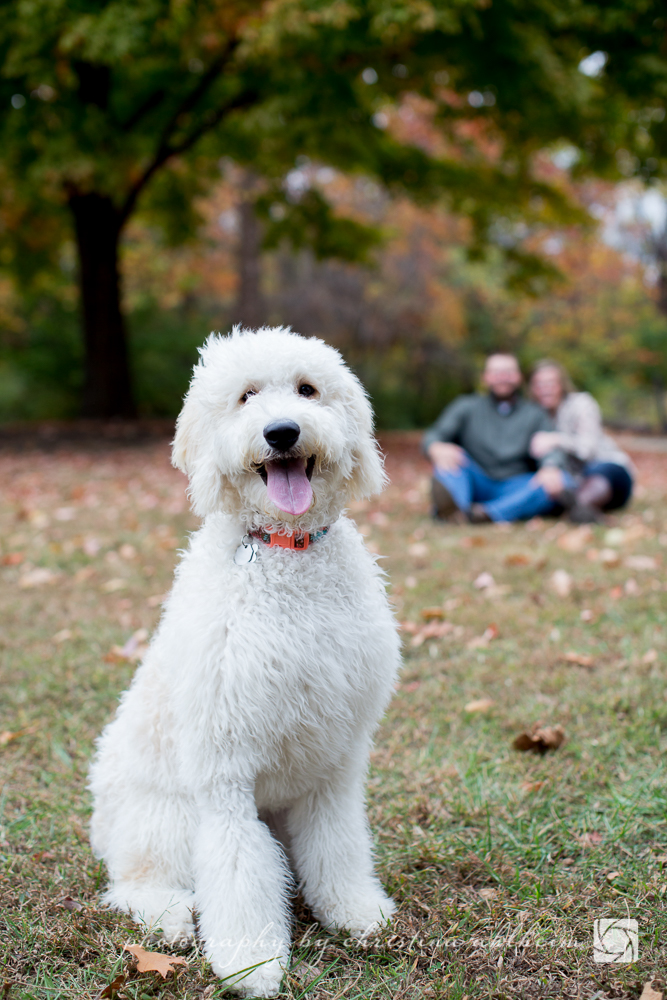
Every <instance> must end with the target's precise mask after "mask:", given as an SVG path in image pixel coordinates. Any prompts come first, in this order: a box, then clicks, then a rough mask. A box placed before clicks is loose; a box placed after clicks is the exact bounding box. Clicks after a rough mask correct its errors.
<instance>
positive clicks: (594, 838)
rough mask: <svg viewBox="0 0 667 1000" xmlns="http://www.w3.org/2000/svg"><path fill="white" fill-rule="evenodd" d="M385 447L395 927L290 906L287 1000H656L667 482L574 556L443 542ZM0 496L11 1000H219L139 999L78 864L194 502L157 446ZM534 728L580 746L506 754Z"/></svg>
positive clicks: (50, 464)
mask: <svg viewBox="0 0 667 1000" xmlns="http://www.w3.org/2000/svg"><path fill="white" fill-rule="evenodd" d="M382 443H383V446H384V447H385V450H386V452H387V470H388V473H389V475H390V479H391V483H390V486H389V487H388V489H387V491H386V492H385V493H384V494H383V495H382V496H381V497H379V498H377V499H376V500H374V501H373V502H372V503H367V504H358V505H356V506H355V507H354V509H353V510H352V511H351V514H352V516H353V517H354V518H355V520H356V521H357V523H358V525H359V527H360V530H361V531H362V532H363V533H364V535H365V536H366V541H367V544H368V545H369V546H370V548H371V549H372V550H373V551H376V552H378V553H379V554H381V555H382V556H383V557H386V558H385V561H384V565H385V567H386V569H387V572H388V575H389V579H390V581H391V584H390V586H391V593H392V600H393V601H394V604H395V606H396V611H397V614H398V617H399V618H400V620H401V621H402V622H403V634H404V639H405V641H404V646H405V666H404V671H403V674H402V677H401V681H400V684H399V688H398V690H397V693H396V697H395V699H394V701H393V703H392V706H391V708H390V711H389V713H388V715H387V717H386V719H385V720H384V722H383V724H382V726H381V729H380V732H379V735H378V740H377V746H376V749H375V751H374V754H373V763H372V769H371V774H370V779H369V808H370V815H371V823H372V827H373V830H374V833H375V836H376V841H377V854H378V863H379V868H380V871H381V874H382V877H383V879H384V881H385V882H386V884H387V885H388V887H389V889H390V891H391V892H392V894H393V895H394V897H395V898H396V900H397V902H398V904H399V911H398V915H397V917H396V920H395V921H394V923H393V924H392V926H391V927H390V928H388V929H387V931H386V932H384V933H383V934H382V935H381V936H380V937H379V938H377V939H376V940H375V941H373V942H371V943H370V944H369V945H368V946H367V947H366V948H361V947H359V946H357V945H354V944H353V943H351V942H349V941H348V940H346V939H345V938H343V937H330V936H329V935H327V934H325V933H324V932H323V931H321V929H320V928H319V927H318V925H317V924H315V923H314V922H313V920H312V918H311V916H310V914H309V913H308V911H307V909H306V908H305V907H304V906H303V904H302V903H300V902H299V900H296V901H295V906H296V922H295V929H294V940H295V948H294V960H293V965H292V969H291V970H290V972H289V974H288V975H287V977H286V980H285V984H284V995H285V996H286V997H291V998H297V997H304V996H312V997H314V998H322V1000H324V998H334V997H336V998H339V997H342V996H345V997H347V998H355V1000H356V998H359V1000H361V998H364V1000H368V998H372V997H378V998H379V997H383V998H384V997H387V998H388V997H436V998H437V997H443V998H444V997H447V998H454V1000H456V998H458V1000H463V998H464V997H468V998H469V1000H472V998H474V997H494V998H501V997H512V998H515V997H516V998H526V997H530V998H532V997H535V998H538V997H539V998H544V997H552V996H553V997H561V996H562V997H578V998H579V997H580V998H588V1000H593V998H596V997H597V998H602V997H608V998H618V1000H621V998H631V997H638V996H639V995H640V993H641V990H642V986H643V984H644V983H646V982H648V981H651V980H653V981H654V988H655V989H665V987H666V985H667V984H666V983H665V969H666V968H667V952H666V942H667V781H666V778H665V770H664V760H665V751H666V750H667V701H666V696H665V695H666V690H665V689H666V685H665V681H666V678H667V612H666V610H665V564H666V561H667V507H666V506H665V503H664V495H665V488H666V487H667V454H664V453H660V452H657V451H652V452H643V451H637V452H636V453H635V454H633V458H634V460H635V464H636V465H637V468H638V470H639V487H640V488H639V491H638V498H637V500H636V501H635V502H634V504H633V506H632V507H631V508H630V509H629V510H628V511H626V512H621V513H619V514H617V515H615V516H614V517H612V518H610V519H609V523H608V524H607V525H605V526H600V527H598V526H595V527H593V528H591V529H578V533H577V530H575V529H572V528H570V526H568V525H566V524H563V523H560V522H556V521H549V520H544V521H534V522H531V523H529V524H526V525H517V526H511V527H510V526H490V527H475V528H471V527H465V526H457V525H447V524H434V523H433V522H432V521H431V520H430V518H429V501H428V488H429V483H428V466H427V464H426V462H425V461H424V460H423V459H422V458H421V457H420V455H419V453H418V448H417V446H418V439H417V438H416V436H415V435H385V436H383V439H382ZM0 481H1V482H2V483H3V496H2V502H1V504H0V531H1V550H0V560H2V566H1V567H0V614H1V618H2V632H1V633H0V645H1V647H2V648H1V654H2V692H1V694H0V712H1V717H0V734H2V735H0V768H1V769H2V779H1V780H2V794H1V798H0V919H1V921H2V936H1V938H0V952H1V953H2V955H3V962H4V970H3V974H2V975H3V977H4V979H2V977H0V988H4V989H5V995H6V996H8V997H10V998H11V997H25V998H28V997H34V998H39V1000H42V998H47V997H49V998H51V997H64V996H72V997H75V996H76V997H91V998H93V997H100V996H101V994H102V991H103V990H104V989H105V988H106V987H107V986H108V985H109V984H110V983H111V982H112V981H114V979H116V978H117V977H118V976H119V975H125V976H127V978H126V980H125V981H124V983H123V985H122V991H121V992H120V993H119V994H117V995H118V996H119V997H121V998H123V997H128V998H130V997H133V998H141V997H153V996H158V995H163V996H174V997H183V998H185V997H207V998H209V997H214V996H222V995H223V993H224V985H223V984H221V983H220V982H219V981H218V980H216V979H215V977H213V976H212V974H211V972H210V969H209V968H208V966H207V964H206V962H205V961H204V960H203V958H202V956H201V954H200V953H199V952H198V950H197V949H193V950H191V951H190V952H188V953H186V955H185V957H186V959H187V961H188V966H187V968H184V969H182V970H181V971H179V972H178V974H177V975H176V976H173V975H171V976H170V977H169V978H168V979H167V980H165V981H163V980H162V979H161V978H160V977H159V976H157V975H156V974H154V973H144V974H138V973H136V972H135V971H133V963H132V959H131V956H129V955H128V954H127V953H125V954H124V953H123V951H122V948H123V945H124V944H125V943H126V942H127V941H128V940H131V941H138V942H142V941H143V940H144V939H143V938H142V936H141V930H140V929H139V928H137V927H135V926H134V925H133V924H132V923H131V922H130V921H129V920H128V919H127V918H125V917H122V916H119V915H118V914H114V913H109V912H107V911H105V910H104V909H103V908H102V907H101V906H100V904H99V894H100V891H101V889H102V888H103V885H104V878H105V874H104V871H103V868H102V867H101V866H100V864H99V863H98V862H97V861H96V860H95V859H94V858H92V856H91V854H90V851H89V847H88V843H87V824H88V816H89V808H90V803H89V798H88V795H87V792H86V774H87V768H88V764H89V760H90V756H91V753H92V749H93V743H94V739H95V738H96V736H97V735H98V734H99V732H100V731H101V728H102V726H103V725H104V723H105V721H106V720H107V719H108V718H109V717H110V715H111V713H112V712H113V710H114V707H115V704H116V700H117V696H118V693H119V692H120V691H121V690H122V689H123V688H124V687H125V686H126V685H127V683H128V682H129V679H130V677H131V676H132V673H133V671H134V669H135V666H136V662H135V661H136V658H137V657H138V656H140V655H141V648H142V644H143V643H144V642H145V638H146V634H147V633H150V631H151V629H153V628H154V627H155V624H156V622H157V619H158V616H159V613H160V601H161V597H162V595H163V594H164V593H165V592H166V591H167V590H168V588H169V586H170V581H171V575H172V572H173V566H174V564H175V561H176V559H177V550H178V548H179V547H182V546H183V545H184V544H186V541H187V533H188V531H190V530H192V529H193V528H195V527H196V523H195V521H194V519H193V518H192V516H191V515H190V513H189V511H188V507H187V501H186V497H185V481H184V479H183V477H182V476H181V475H180V474H179V473H177V472H175V471H174V470H173V469H172V468H171V466H170V465H169V459H168V445H167V442H166V440H164V439H159V438H158V439H153V440H151V439H147V440H144V441H143V442H139V443H135V444H134V445H132V446H127V445H123V446H121V445H118V444H117V443H114V442H113V441H112V442H111V443H109V442H107V443H106V444H105V445H104V447H103V448H101V450H98V451H95V450H94V449H91V448H88V447H86V448H85V449H81V448H76V447H74V445H72V444H68V445H67V446H54V448H53V450H51V451H50V452H48V453H45V452H43V451H40V450H33V451H30V452H25V453H23V454H17V453H16V452H12V451H10V450H6V451H5V452H4V453H3V454H2V455H0ZM557 573H560V574H561V576H560V577H559V579H560V580H561V581H562V580H565V579H567V581H568V583H567V586H566V587H561V588H560V590H559V588H558V587H557V586H556V583H555V574H557ZM562 574H565V576H562ZM480 581H482V584H483V585H482V584H480ZM536 724H540V725H542V726H556V725H559V726H562V727H563V729H564V731H565V740H564V742H563V744H562V746H560V747H559V748H558V749H557V750H554V751H550V752H548V753H545V754H544V755H543V756H540V755H538V754H531V753H519V752H518V751H517V750H515V749H513V745H512V744H513V740H514V738H515V737H516V736H517V735H518V734H519V733H521V732H522V731H525V730H527V729H530V727H532V726H534V725H536ZM610 918H626V919H627V918H630V919H634V920H636V921H637V923H638V925H639V954H638V958H637V960H636V961H634V962H631V963H627V964H617V963H610V964H597V963H596V962H595V961H594V955H593V921H594V920H596V919H610ZM144 943H146V942H145V941H144ZM3 982H4V983H5V984H6V985H5V986H4V987H2V983H3Z"/></svg>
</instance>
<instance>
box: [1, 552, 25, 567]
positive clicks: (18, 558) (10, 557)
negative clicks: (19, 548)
mask: <svg viewBox="0 0 667 1000" xmlns="http://www.w3.org/2000/svg"><path fill="white" fill-rule="evenodd" d="M24 559H25V556H24V555H23V553H22V552H8V553H7V554H6V555H4V556H3V557H2V565H3V566H20V565H21V563H22V562H23V560H24Z"/></svg>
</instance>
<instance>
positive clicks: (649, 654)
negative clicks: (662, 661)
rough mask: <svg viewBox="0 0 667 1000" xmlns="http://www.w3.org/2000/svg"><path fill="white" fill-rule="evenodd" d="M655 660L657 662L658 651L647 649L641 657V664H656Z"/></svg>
mask: <svg viewBox="0 0 667 1000" xmlns="http://www.w3.org/2000/svg"><path fill="white" fill-rule="evenodd" d="M657 660H658V650H657V649H649V650H647V651H646V652H645V653H644V655H643V656H642V663H646V664H649V663H657Z"/></svg>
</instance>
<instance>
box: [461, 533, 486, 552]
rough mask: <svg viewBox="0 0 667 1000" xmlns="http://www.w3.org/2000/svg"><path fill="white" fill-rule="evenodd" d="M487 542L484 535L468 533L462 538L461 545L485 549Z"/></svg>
mask: <svg viewBox="0 0 667 1000" xmlns="http://www.w3.org/2000/svg"><path fill="white" fill-rule="evenodd" d="M486 544H487V540H486V538H485V537H484V535H467V536H466V537H465V538H462V539H461V546H462V547H463V548H464V549H483V548H484V546H485V545H486Z"/></svg>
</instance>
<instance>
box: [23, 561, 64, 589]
mask: <svg viewBox="0 0 667 1000" xmlns="http://www.w3.org/2000/svg"><path fill="white" fill-rule="evenodd" d="M59 575H60V574H59V573H54V572H53V570H51V569H46V567H44V566H38V567H37V569H31V570H28V572H27V573H24V574H23V576H20V577H19V587H20V588H21V590H28V589H30V588H31V587H42V586H43V585H44V584H45V583H53V582H54V581H55V580H57V579H58V577H59Z"/></svg>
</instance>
